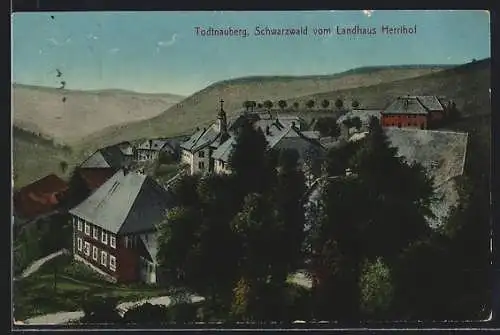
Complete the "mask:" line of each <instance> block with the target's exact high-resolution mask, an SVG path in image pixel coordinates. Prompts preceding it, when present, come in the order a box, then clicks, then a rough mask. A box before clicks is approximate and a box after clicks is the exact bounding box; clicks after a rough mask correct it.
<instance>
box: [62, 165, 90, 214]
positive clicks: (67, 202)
mask: <svg viewBox="0 0 500 335" xmlns="http://www.w3.org/2000/svg"><path fill="white" fill-rule="evenodd" d="M90 191H91V190H90V189H89V188H88V186H87V184H86V182H85V181H84V180H83V178H82V176H81V174H80V170H79V168H78V167H75V169H74V170H73V171H72V172H71V175H70V177H69V190H68V192H67V193H66V196H65V197H63V199H62V201H61V205H62V206H63V207H65V208H72V207H74V206H76V205H78V204H80V203H81V202H82V201H83V200H85V199H86V198H87V197H88V196H89V195H90Z"/></svg>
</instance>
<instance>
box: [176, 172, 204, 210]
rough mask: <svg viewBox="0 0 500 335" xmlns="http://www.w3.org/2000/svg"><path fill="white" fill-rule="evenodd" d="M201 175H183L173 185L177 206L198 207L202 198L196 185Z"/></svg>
mask: <svg viewBox="0 0 500 335" xmlns="http://www.w3.org/2000/svg"><path fill="white" fill-rule="evenodd" d="M199 180H200V177H199V176H198V175H187V174H186V175H183V176H182V177H181V178H180V180H179V181H178V182H177V183H176V184H175V186H174V187H173V190H172V193H173V195H174V199H175V201H176V203H177V206H180V207H191V206H193V207H198V206H199V204H200V199H199V196H198V193H197V192H196V187H197V185H198V181H199Z"/></svg>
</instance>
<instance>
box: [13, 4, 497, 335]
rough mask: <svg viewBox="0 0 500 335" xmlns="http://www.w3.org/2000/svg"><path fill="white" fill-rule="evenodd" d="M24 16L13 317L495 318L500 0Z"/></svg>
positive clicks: (18, 41)
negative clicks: (494, 77)
mask: <svg viewBox="0 0 500 335" xmlns="http://www.w3.org/2000/svg"><path fill="white" fill-rule="evenodd" d="M12 30H13V35H12V36H13V37H12V59H13V61H12V144H13V147H12V152H13V159H12V166H13V170H12V171H13V173H12V189H13V191H12V213H13V214H12V231H13V234H12V235H13V237H12V238H13V241H12V245H13V250H12V252H13V264H12V273H13V274H12V278H13V301H12V309H13V318H14V322H15V324H16V325H36V326H37V327H43V326H45V325H66V326H67V327H68V325H69V326H70V327H71V326H75V327H78V326H81V325H92V324H94V325H100V327H106V325H112V326H117V325H118V326H124V327H125V326H130V325H136V326H141V327H145V326H150V327H155V328H169V327H173V325H177V327H179V326H183V327H190V326H193V325H213V324H219V323H224V324H228V325H231V324H238V323H239V324H241V323H243V324H247V325H250V327H251V325H266V324H282V325H283V324H287V325H288V326H289V327H294V326H297V325H300V324H302V323H307V324H308V327H313V328H314V325H318V324H320V323H324V322H335V323H334V325H336V326H334V327H339V326H341V325H343V324H349V325H351V326H352V325H357V324H362V323H363V324H365V325H366V324H370V323H374V324H377V323H379V324H380V322H382V323H390V322H399V324H402V325H403V326H404V324H405V322H444V321H467V320H469V321H470V320H472V321H485V320H489V319H490V318H491V315H492V295H493V293H492V287H491V278H490V277H489V276H490V273H491V272H490V270H491V269H490V266H491V264H490V261H489V260H490V253H491V243H490V236H491V233H490V230H491V226H490V222H491V210H490V162H491V158H490V148H491V104H490V98H491V88H490V76H491V59H490V57H491V51H490V15H489V12H488V11H484V10H429V11H423V10H413V11H403V10H390V11H386V10H353V11H337V10H330V11H326V10H325V11H269V12H265V11H261V12H245V11H238V12H236V11H234V12H232V11H198V12H196V11H194V12H19V13H15V14H13V17H12ZM288 326H287V327H288Z"/></svg>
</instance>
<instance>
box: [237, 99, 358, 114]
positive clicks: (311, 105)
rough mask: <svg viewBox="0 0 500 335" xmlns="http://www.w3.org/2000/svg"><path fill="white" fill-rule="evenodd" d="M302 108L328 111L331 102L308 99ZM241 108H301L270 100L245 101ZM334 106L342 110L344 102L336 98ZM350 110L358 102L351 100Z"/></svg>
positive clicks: (299, 105) (296, 104)
mask: <svg viewBox="0 0 500 335" xmlns="http://www.w3.org/2000/svg"><path fill="white" fill-rule="evenodd" d="M303 104H304V107H306V108H307V109H309V110H312V109H313V108H314V107H315V106H320V107H321V108H323V109H328V108H329V107H330V106H331V101H330V100H328V99H323V100H321V101H320V102H317V101H316V100H314V99H309V100H307V101H305V102H303ZM242 105H243V108H245V110H247V111H250V110H252V111H253V110H254V109H255V108H258V109H262V108H266V109H271V108H273V107H275V106H278V107H279V108H280V109H281V110H285V109H287V108H288V107H292V108H293V109H295V110H298V109H299V108H300V107H301V103H300V102H299V101H294V102H293V103H292V104H290V105H289V102H287V101H286V100H283V99H282V100H278V101H277V102H273V101H271V100H265V101H262V102H257V101H254V100H245V101H244V102H243V104H242ZM334 106H335V108H336V109H337V110H342V109H343V108H344V100H343V99H341V98H338V99H336V100H335V102H334ZM351 106H352V108H358V107H359V102H358V101H357V100H353V101H352V103H351Z"/></svg>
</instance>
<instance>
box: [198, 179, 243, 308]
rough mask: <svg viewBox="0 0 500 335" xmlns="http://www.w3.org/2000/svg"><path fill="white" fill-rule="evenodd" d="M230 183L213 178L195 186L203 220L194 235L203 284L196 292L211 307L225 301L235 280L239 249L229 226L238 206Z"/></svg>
mask: <svg viewBox="0 0 500 335" xmlns="http://www.w3.org/2000/svg"><path fill="white" fill-rule="evenodd" d="M233 182H234V179H232V178H231V177H230V176H226V175H214V176H208V177H206V178H203V179H202V180H201V182H200V184H199V186H198V193H199V195H200V199H201V200H202V205H201V209H202V217H203V219H202V224H201V225H200V228H199V230H198V232H197V235H198V237H199V244H198V245H199V250H200V254H201V262H200V266H201V269H200V271H199V272H200V273H202V275H201V277H202V278H203V282H202V285H201V286H199V287H198V288H197V289H198V290H199V291H200V292H201V293H203V294H204V295H205V297H206V298H207V300H211V301H210V303H211V304H214V303H215V301H216V300H217V299H219V300H221V301H224V300H226V298H228V296H229V295H230V294H231V289H232V287H233V284H234V282H235V281H236V279H237V278H238V270H237V265H238V259H239V257H240V255H241V246H240V245H239V244H238V240H237V239H236V237H235V235H234V234H233V232H232V231H231V227H230V225H229V223H230V221H231V219H232V218H233V217H234V216H235V215H236V213H237V212H238V210H239V205H240V204H239V202H238V196H237V194H235V192H234V190H233Z"/></svg>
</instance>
